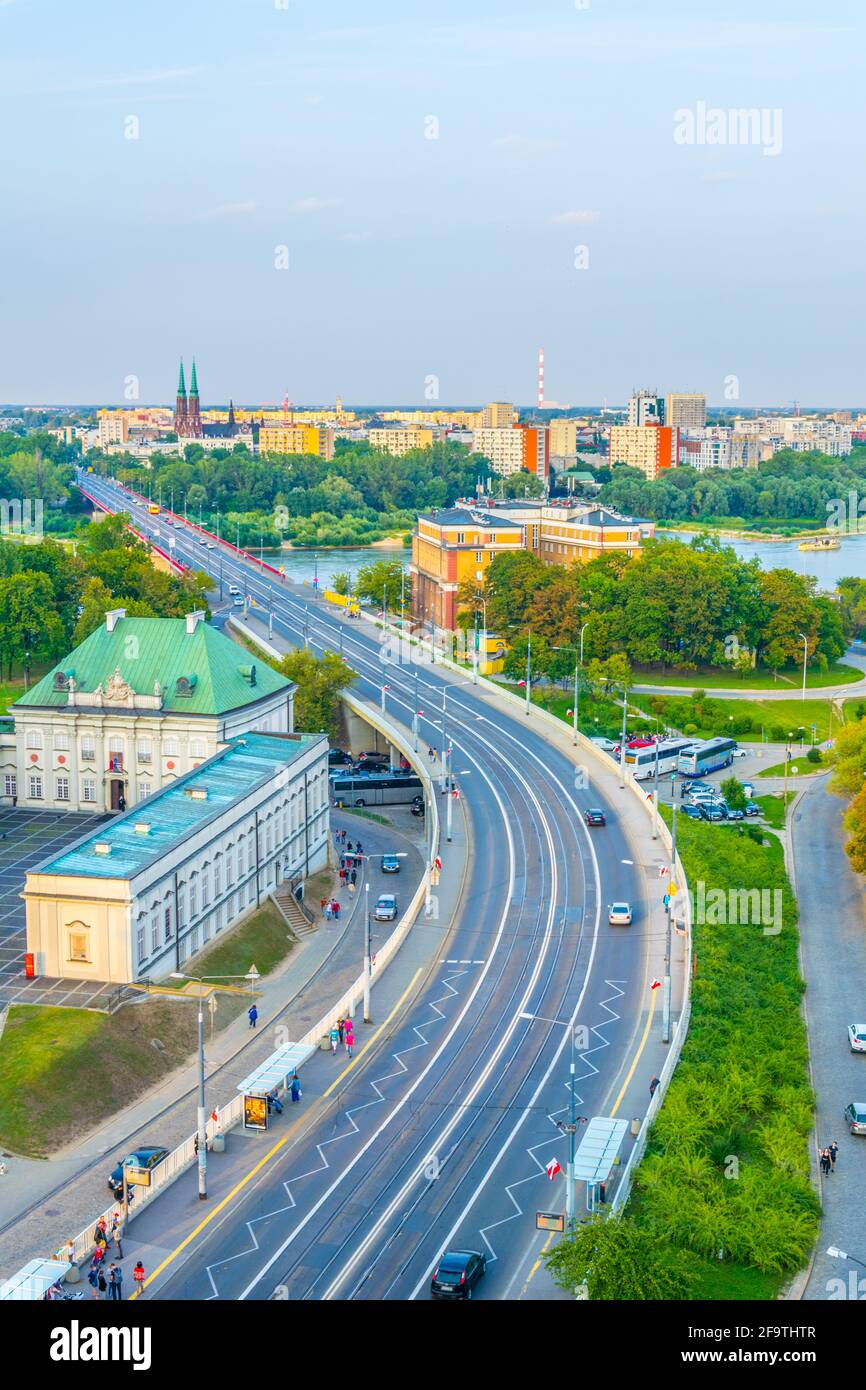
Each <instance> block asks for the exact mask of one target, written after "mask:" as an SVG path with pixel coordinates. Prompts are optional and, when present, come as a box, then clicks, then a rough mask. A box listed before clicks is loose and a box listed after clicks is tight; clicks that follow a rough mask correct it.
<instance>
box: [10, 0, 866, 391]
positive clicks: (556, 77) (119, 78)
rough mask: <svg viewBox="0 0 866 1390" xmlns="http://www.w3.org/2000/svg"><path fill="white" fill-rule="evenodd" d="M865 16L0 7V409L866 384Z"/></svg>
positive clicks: (377, 2)
mask: <svg viewBox="0 0 866 1390" xmlns="http://www.w3.org/2000/svg"><path fill="white" fill-rule="evenodd" d="M581 2H582V0H581ZM864 8H866V7H864V4H863V0H824V3H823V4H816V3H815V2H814V0H809V3H806V0H652V2H651V0H589V3H588V6H587V8H586V9H582V8H578V7H577V6H576V5H575V4H574V0H526V3H524V4H517V3H515V0H498V3H492V0H438V3H427V2H426V0H425V3H420V4H419V3H414V2H413V0H366V3H364V4H359V3H358V0H327V2H326V3H322V0H318V3H316V0H288V3H287V5H286V7H285V8H283V7H282V0H211V3H204V0H182V3H181V0H139V3H134V0H78V2H77V3H74V4H73V3H71V0H0V79H2V81H0V120H2V127H3V131H4V137H3V141H2V145H0V180H2V191H3V195H4V196H3V210H2V215H0V249H2V255H3V271H4V273H3V276H2V281H0V285H2V289H0V310H2V315H0V324H2V333H0V400H5V401H10V400H25V401H75V400H81V401H101V400H106V401H121V400H122V399H123V391H124V379H125V378H126V377H127V376H129V375H135V376H137V377H138V378H139V380H140V390H141V399H142V400H143V401H151V400H167V399H169V398H170V397H171V396H172V395H173V392H174V387H175V380H176V369H177V359H178V357H179V356H180V355H181V354H183V355H184V356H185V357H186V359H187V361H188V359H189V357H190V356H191V354H192V353H195V355H196V357H197V359H198V366H199V381H200V385H201V390H202V400H203V402H204V403H207V402H208V401H222V400H225V399H227V398H228V396H229V395H230V394H231V395H233V396H234V398H235V400H236V401H237V400H241V401H247V402H253V403H256V404H257V403H259V402H271V401H273V400H275V399H278V398H281V397H282V395H283V393H284V391H286V390H288V392H289V396H290V398H291V399H292V400H294V401H296V402H302V401H307V402H314V401H325V400H332V399H333V398H334V396H335V395H336V394H337V393H340V394H342V396H343V398H344V399H345V400H346V401H357V402H363V401H376V402H383V401H393V402H398V403H403V402H420V401H422V400H423V399H424V388H425V380H426V379H427V378H428V377H433V376H435V377H438V379H439V392H440V400H441V401H442V402H443V403H451V402H480V401H483V400H487V399H494V398H500V399H513V400H516V401H518V402H521V403H528V402H530V401H531V400H532V399H533V397H534V392H535V373H536V356H537V352H538V348H539V346H541V345H542V344H543V346H544V347H545V349H546V354H547V393H548V396H549V397H551V398H554V397H555V398H556V399H558V400H560V401H567V402H571V403H581V404H590V403H601V401H602V399H603V398H607V399H608V400H609V401H611V402H614V401H618V400H622V399H623V398H624V397H625V396H626V395H627V393H628V392H629V391H630V390H631V388H632V387H633V386H641V385H645V386H649V387H658V389H659V390H660V391H668V390H702V391H706V393H707V395H708V396H709V398H710V400H711V401H713V402H721V401H723V399H724V389H725V380H726V378H728V377H730V376H736V377H737V378H738V379H739V383H740V393H741V395H740V399H741V401H742V403H743V405H745V406H751V405H755V404H758V403H761V402H765V403H769V402H778V403H782V402H785V401H788V400H790V399H792V398H793V397H798V398H799V399H800V400H801V401H803V402H828V403H831V402H838V403H858V402H863V401H864V399H866V390H864V389H862V385H861V384H862V382H863V378H864V361H863V358H864V353H863V350H862V347H861V342H862V339H863V331H862V327H861V325H862V322H863V318H864V314H863V300H864V296H863V281H864V253H863V223H864V216H863V212H864V209H863V202H864V192H863V190H864V187H866V181H864V178H863V169H862V151H863V131H864V98H863V78H862V54H863V45H864V30H866V23H864ZM700 102H705V103H706V104H707V106H708V107H711V108H712V107H721V108H723V109H725V110H727V109H728V108H738V107H761V108H768V109H769V110H770V111H772V110H775V109H776V108H779V109H781V111H782V120H783V125H782V149H781V152H780V153H779V154H777V155H775V156H773V155H769V156H768V155H766V154H765V153H764V152H763V149H762V148H761V146H760V145H757V146H755V145H749V146H742V145H736V146H734V145H727V146H719V145H707V144H694V145H683V144H678V143H676V142H675V140H674V130H675V112H676V111H677V110H679V109H682V108H687V109H690V110H697V107H698V103H700ZM130 117H135V118H137V120H138V122H139V124H140V129H139V138H138V139H137V140H133V139H127V138H125V132H126V131H128V130H129V129H130V125H129V118H130ZM429 117H435V118H436V120H437V121H438V138H437V139H428V138H425V134H426V133H429V132H430V131H431V126H430V124H429V121H428V118H429ZM578 245H585V246H586V247H588V254H589V267H588V269H576V268H575V266H574V260H575V249H574V248H575V246H578ZM278 246H286V247H287V248H288V257H289V269H288V270H281V269H277V268H276V267H275V247H278Z"/></svg>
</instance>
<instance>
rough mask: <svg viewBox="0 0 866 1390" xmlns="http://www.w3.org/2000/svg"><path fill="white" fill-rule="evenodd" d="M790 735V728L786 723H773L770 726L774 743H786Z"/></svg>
mask: <svg viewBox="0 0 866 1390" xmlns="http://www.w3.org/2000/svg"><path fill="white" fill-rule="evenodd" d="M787 737H788V730H787V729H786V728H785V726H784V724H773V725H772V726H771V728H770V738H771V739H772V741H773V743H784V742H785V741H786V740H787Z"/></svg>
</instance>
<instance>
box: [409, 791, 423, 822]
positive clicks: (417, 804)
mask: <svg viewBox="0 0 866 1390" xmlns="http://www.w3.org/2000/svg"><path fill="white" fill-rule="evenodd" d="M409 809H410V811H411V812H412V815H413V816H418V817H420V819H421V820H423V819H424V801H423V799H422V798H421V797H420V796H416V797H415V800H414V801H413V802H412V805H411V806H410V808H409Z"/></svg>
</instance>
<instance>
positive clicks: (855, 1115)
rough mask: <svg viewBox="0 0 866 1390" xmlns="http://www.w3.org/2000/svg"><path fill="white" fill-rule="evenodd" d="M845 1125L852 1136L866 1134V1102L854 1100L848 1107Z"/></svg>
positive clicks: (846, 1108)
mask: <svg viewBox="0 0 866 1390" xmlns="http://www.w3.org/2000/svg"><path fill="white" fill-rule="evenodd" d="M845 1123H846V1124H847V1126H848V1129H849V1130H850V1131H851V1133H852V1134H866V1100H852V1102H851V1104H850V1105H846V1107H845Z"/></svg>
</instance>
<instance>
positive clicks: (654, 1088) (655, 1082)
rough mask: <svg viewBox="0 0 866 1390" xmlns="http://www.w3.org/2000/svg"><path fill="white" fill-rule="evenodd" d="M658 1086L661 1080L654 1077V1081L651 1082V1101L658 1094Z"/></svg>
mask: <svg viewBox="0 0 866 1390" xmlns="http://www.w3.org/2000/svg"><path fill="white" fill-rule="evenodd" d="M658 1084H659V1079H658V1077H657V1076H654V1077H653V1079H652V1081H651V1082H650V1100H652V1098H653V1096H654V1095H655V1093H656V1087H657V1086H658Z"/></svg>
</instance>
